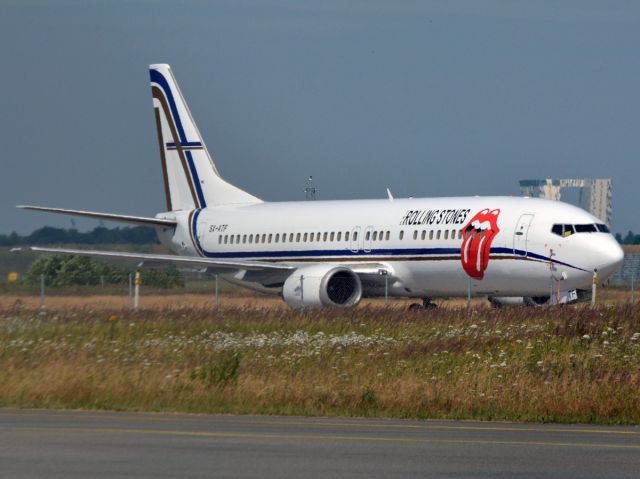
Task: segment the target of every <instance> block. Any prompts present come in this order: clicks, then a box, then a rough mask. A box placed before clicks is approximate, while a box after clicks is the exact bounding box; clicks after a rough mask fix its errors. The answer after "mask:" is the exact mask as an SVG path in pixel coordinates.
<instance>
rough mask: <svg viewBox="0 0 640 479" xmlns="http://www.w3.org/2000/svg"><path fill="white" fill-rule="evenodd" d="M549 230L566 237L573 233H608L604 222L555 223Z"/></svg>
mask: <svg viewBox="0 0 640 479" xmlns="http://www.w3.org/2000/svg"><path fill="white" fill-rule="evenodd" d="M551 232H552V233H553V234H555V235H558V236H562V237H563V238H566V237H567V236H571V235H572V234H574V233H597V232H600V233H609V227H608V226H607V225H605V224H601V223H598V224H595V225H594V224H583V225H564V224H555V225H553V226H552V227H551Z"/></svg>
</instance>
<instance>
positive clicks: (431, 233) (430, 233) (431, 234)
mask: <svg viewBox="0 0 640 479" xmlns="http://www.w3.org/2000/svg"><path fill="white" fill-rule="evenodd" d="M429 239H430V240H432V239H433V230H431V231H429Z"/></svg>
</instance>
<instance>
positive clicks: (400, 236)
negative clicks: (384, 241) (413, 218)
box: [399, 230, 404, 240]
mask: <svg viewBox="0 0 640 479" xmlns="http://www.w3.org/2000/svg"><path fill="white" fill-rule="evenodd" d="M399 238H400V239H401V240H402V238H404V230H402V231H400V235H399Z"/></svg>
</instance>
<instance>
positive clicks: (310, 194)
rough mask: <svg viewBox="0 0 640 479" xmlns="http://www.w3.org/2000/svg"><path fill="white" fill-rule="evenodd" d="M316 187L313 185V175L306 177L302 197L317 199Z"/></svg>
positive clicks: (308, 199)
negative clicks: (305, 185)
mask: <svg viewBox="0 0 640 479" xmlns="http://www.w3.org/2000/svg"><path fill="white" fill-rule="evenodd" d="M317 193H318V190H317V188H316V187H315V186H314V185H313V176H309V179H307V187H306V188H305V189H304V199H305V200H307V201H315V200H316V199H317Z"/></svg>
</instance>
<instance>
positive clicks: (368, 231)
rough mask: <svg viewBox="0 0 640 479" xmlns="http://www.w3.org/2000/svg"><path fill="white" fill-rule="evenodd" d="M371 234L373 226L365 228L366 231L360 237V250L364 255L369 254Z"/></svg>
mask: <svg viewBox="0 0 640 479" xmlns="http://www.w3.org/2000/svg"><path fill="white" fill-rule="evenodd" d="M372 234H373V226H367V229H366V230H365V232H364V235H363V237H362V240H363V246H362V249H363V250H364V252H365V253H371V242H372V240H371V235H372Z"/></svg>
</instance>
